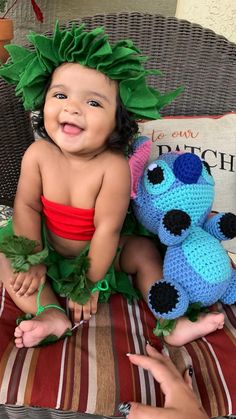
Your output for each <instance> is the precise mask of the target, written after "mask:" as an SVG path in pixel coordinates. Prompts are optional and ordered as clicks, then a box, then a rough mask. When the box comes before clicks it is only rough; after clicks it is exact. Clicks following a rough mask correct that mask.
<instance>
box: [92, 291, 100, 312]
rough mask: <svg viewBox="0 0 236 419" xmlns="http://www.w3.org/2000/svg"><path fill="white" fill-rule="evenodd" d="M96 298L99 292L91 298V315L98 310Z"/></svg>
mask: <svg viewBox="0 0 236 419" xmlns="http://www.w3.org/2000/svg"><path fill="white" fill-rule="evenodd" d="M98 297H99V292H98V291H96V292H95V293H94V294H93V295H92V297H91V300H90V301H91V313H92V314H96V313H97V309H98Z"/></svg>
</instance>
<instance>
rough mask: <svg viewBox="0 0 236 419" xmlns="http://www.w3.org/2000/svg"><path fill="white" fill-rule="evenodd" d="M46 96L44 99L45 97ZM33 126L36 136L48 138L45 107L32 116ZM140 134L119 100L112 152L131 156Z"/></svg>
mask: <svg viewBox="0 0 236 419" xmlns="http://www.w3.org/2000/svg"><path fill="white" fill-rule="evenodd" d="M50 82H51V80H49V81H48V83H47V86H46V88H45V96H46V93H47V90H48V87H49V85H50ZM45 96H44V97H45ZM32 126H33V129H34V131H35V132H36V134H38V135H39V136H40V137H42V138H47V139H49V140H50V138H49V137H48V134H47V131H46V130H45V127H44V115H43V107H42V108H41V109H39V110H38V111H37V112H34V113H33V114H32ZM137 133H138V124H137V122H136V121H135V120H133V119H132V118H131V115H130V113H129V112H128V111H127V110H126V109H125V107H124V105H123V104H122V102H121V100H120V98H119V97H118V98H117V108H116V129H115V131H113V132H112V133H111V135H110V137H109V138H108V140H107V146H108V148H109V149H110V150H112V151H121V152H123V153H126V154H129V153H130V152H131V150H132V143H133V140H134V139H135V136H136V134H137Z"/></svg>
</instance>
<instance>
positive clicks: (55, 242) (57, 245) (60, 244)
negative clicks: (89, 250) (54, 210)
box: [47, 230, 89, 257]
mask: <svg viewBox="0 0 236 419" xmlns="http://www.w3.org/2000/svg"><path fill="white" fill-rule="evenodd" d="M47 240H48V242H49V244H50V245H51V246H52V247H53V249H54V250H56V252H58V253H59V254H60V255H62V256H65V257H74V256H78V255H79V254H80V252H81V251H82V250H83V249H84V248H85V246H86V245H87V244H88V243H89V241H81V240H69V239H64V238H63V237H59V236H57V235H56V234H54V233H52V232H51V231H49V230H47Z"/></svg>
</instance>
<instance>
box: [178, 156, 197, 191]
mask: <svg viewBox="0 0 236 419" xmlns="http://www.w3.org/2000/svg"><path fill="white" fill-rule="evenodd" d="M201 173H202V162H201V160H200V158H199V157H198V156H196V155H195V154H192V153H184V154H181V155H180V156H178V157H177V159H176V160H175V162H174V174H175V176H176V177H177V178H178V179H179V180H180V181H181V182H183V183H187V184H188V183H189V184H191V183H196V182H197V181H198V179H199V176H200V175H201Z"/></svg>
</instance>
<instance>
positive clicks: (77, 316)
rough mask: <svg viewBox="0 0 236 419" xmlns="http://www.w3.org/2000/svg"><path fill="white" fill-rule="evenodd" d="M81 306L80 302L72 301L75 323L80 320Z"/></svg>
mask: <svg viewBox="0 0 236 419" xmlns="http://www.w3.org/2000/svg"><path fill="white" fill-rule="evenodd" d="M82 307H83V306H81V305H80V304H76V303H74V321H75V322H76V323H78V322H80V320H82V312H83V311H82V310H83V309H82Z"/></svg>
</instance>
